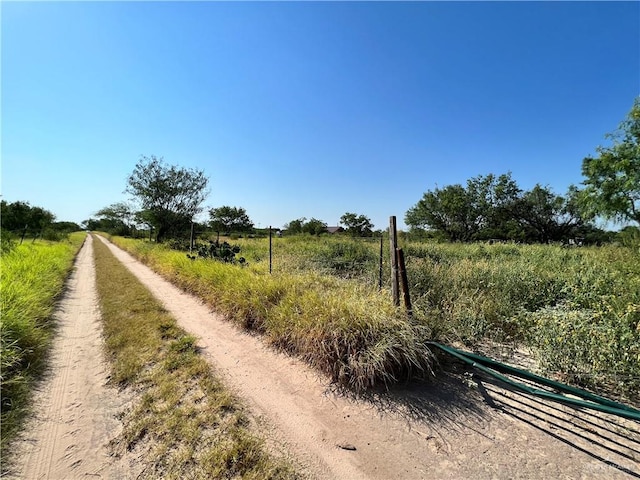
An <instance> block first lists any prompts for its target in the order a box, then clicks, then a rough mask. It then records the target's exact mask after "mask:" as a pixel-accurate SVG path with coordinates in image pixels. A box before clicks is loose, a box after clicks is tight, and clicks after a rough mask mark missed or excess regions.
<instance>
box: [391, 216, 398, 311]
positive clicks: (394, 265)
mask: <svg viewBox="0 0 640 480" xmlns="http://www.w3.org/2000/svg"><path fill="white" fill-rule="evenodd" d="M389 243H390V245H389V250H390V253H391V257H390V258H391V294H392V295H393V304H394V305H395V306H398V305H400V293H399V287H398V258H397V255H396V248H397V247H398V245H397V244H398V231H397V230H396V217H395V215H394V216H391V217H389Z"/></svg>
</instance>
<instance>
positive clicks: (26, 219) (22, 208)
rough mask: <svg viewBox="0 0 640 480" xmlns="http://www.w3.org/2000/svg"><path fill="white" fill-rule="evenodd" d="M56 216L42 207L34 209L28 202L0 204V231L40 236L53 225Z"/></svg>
mask: <svg viewBox="0 0 640 480" xmlns="http://www.w3.org/2000/svg"><path fill="white" fill-rule="evenodd" d="M55 218H56V216H55V215H54V214H53V213H51V212H50V211H49V210H45V209H44V208H42V207H34V206H31V205H29V203H28V202H21V201H17V202H11V203H8V202H6V201H5V200H2V201H1V202H0V219H1V221H2V229H3V230H4V231H5V232H12V233H14V234H22V233H26V234H27V235H37V234H40V233H41V232H42V231H43V230H44V229H45V228H47V227H50V226H51V225H52V224H53V221H54V220H55Z"/></svg>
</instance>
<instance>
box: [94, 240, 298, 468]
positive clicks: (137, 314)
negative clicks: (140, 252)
mask: <svg viewBox="0 0 640 480" xmlns="http://www.w3.org/2000/svg"><path fill="white" fill-rule="evenodd" d="M94 252H95V261H96V272H97V274H96V275H97V278H96V280H97V287H98V293H99V298H100V305H101V311H102V317H103V322H104V331H105V343H106V349H107V352H108V355H109V357H110V359H111V362H112V376H111V381H112V382H113V383H114V384H116V385H117V386H119V387H120V388H128V389H131V390H133V391H134V392H135V398H136V400H135V401H134V404H133V405H132V407H131V408H130V409H129V410H128V411H127V412H126V413H125V414H124V417H123V419H122V421H123V424H124V429H123V432H122V433H121V434H120V436H119V437H118V438H116V439H115V440H114V441H113V442H112V446H113V449H114V451H115V453H116V454H123V453H124V452H126V451H128V450H132V449H137V452H139V453H140V454H141V455H142V456H143V457H144V459H145V469H144V471H143V472H142V474H141V476H140V478H175V479H181V478H202V479H208V478H255V479H286V478H296V474H295V473H294V472H293V470H292V469H291V467H290V466H289V465H288V464H287V463H285V462H284V461H282V460H278V459H274V458H273V457H272V456H270V455H268V454H267V453H265V452H266V449H265V446H264V444H263V442H262V441H261V440H260V439H259V438H258V437H256V436H255V435H254V434H252V433H251V431H250V429H249V422H248V419H247V417H246V415H245V414H244V413H243V410H242V407H241V406H240V405H239V402H238V400H237V399H236V398H234V396H233V395H232V394H231V393H229V391H228V390H227V389H225V387H224V386H223V385H222V383H221V382H220V381H219V380H218V379H217V378H216V377H215V376H214V375H213V374H212V372H211V367H210V366H209V365H208V364H207V362H206V361H205V360H204V358H203V357H202V356H201V355H200V354H199V353H198V351H197V348H196V341H195V338H194V337H193V336H191V335H189V334H187V333H186V332H184V331H183V330H182V329H180V328H179V327H178V326H177V324H176V322H175V320H174V319H173V318H172V317H171V316H169V315H168V313H167V312H166V311H165V310H164V309H163V308H162V307H161V306H160V305H159V303H158V302H157V300H155V298H154V297H153V296H152V295H151V294H150V293H149V292H148V290H146V289H145V288H144V286H142V285H141V284H140V283H139V282H138V280H137V279H136V278H135V277H134V276H133V275H132V274H131V273H130V272H129V271H128V270H127V269H126V268H125V267H124V266H123V265H122V264H121V263H120V262H119V261H118V260H117V259H115V257H114V256H113V255H112V254H111V253H110V252H109V250H108V249H107V247H105V246H104V245H103V244H102V242H100V241H98V240H96V241H94Z"/></svg>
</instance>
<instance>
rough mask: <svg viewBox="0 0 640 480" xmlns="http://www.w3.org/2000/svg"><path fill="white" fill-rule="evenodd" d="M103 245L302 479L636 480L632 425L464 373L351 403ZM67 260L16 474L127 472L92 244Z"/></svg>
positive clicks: (638, 437)
mask: <svg viewBox="0 0 640 480" xmlns="http://www.w3.org/2000/svg"><path fill="white" fill-rule="evenodd" d="M110 247H111V249H112V251H113V252H114V254H116V256H117V257H118V258H119V259H120V260H121V261H122V262H123V263H124V264H125V265H126V266H127V267H128V268H129V269H130V270H131V271H132V272H133V273H134V274H135V275H136V276H137V277H138V278H139V279H140V280H141V281H142V283H143V284H145V285H146V286H147V287H148V288H149V290H150V291H151V292H153V294H154V295H155V296H156V297H157V298H158V299H160V300H161V301H162V302H163V304H164V305H165V308H167V310H169V312H170V313H171V314H172V315H174V316H175V317H176V319H177V320H178V322H179V323H180V325H181V326H182V327H183V328H184V329H186V330H187V331H189V332H191V333H193V334H195V335H196V336H197V337H199V346H200V348H201V349H202V352H203V354H204V356H205V357H206V358H207V359H208V360H209V361H210V362H211V364H212V366H213V367H214V368H215V369H216V371H217V372H219V373H220V374H222V376H223V377H224V378H225V380H226V383H227V384H228V385H229V386H230V387H231V388H232V389H233V390H234V391H235V392H236V393H237V394H238V395H239V396H240V397H241V398H243V399H244V401H245V402H246V404H247V405H248V407H249V410H250V412H251V413H252V415H253V417H254V420H255V423H256V425H257V427H258V428H260V429H261V430H262V431H263V432H264V433H265V434H266V435H267V437H268V442H269V443H270V445H272V446H273V448H274V449H275V450H280V451H282V450H284V451H286V452H289V454H290V455H291V457H292V458H293V459H294V461H295V462H297V463H298V466H299V468H300V469H301V470H302V471H304V472H305V473H307V474H308V476H309V477H310V478H336V479H360V478H371V479H391V478H394V479H395V478H402V479H460V478H469V479H502V478H504V479H516V478H522V479H525V478H527V479H531V478H545V479H546V478H554V479H590V478H611V479H622V478H640V463H639V462H640V424H638V423H637V422H631V421H625V420H622V419H619V418H616V417H612V416H608V415H605V414H600V413H591V412H584V411H577V410H573V409H571V408H569V407H565V406H562V405H557V404H551V403H547V402H541V401H540V400H532V399H530V398H529V397H527V396H524V395H521V394H518V393H515V392H512V391H509V390H506V389H504V388H502V387H501V386H499V385H496V384H494V383H491V382H490V381H489V380H487V379H483V378H482V377H478V376H472V375H470V374H468V372H464V370H463V369H461V370H460V371H459V372H457V373H456V372H452V373H449V374H447V375H441V377H440V378H438V379H437V381H436V382H434V383H415V384H410V385H404V386H402V387H399V388H396V389H394V390H393V391H391V392H385V393H378V394H372V395H370V396H369V397H368V398H353V397H350V396H349V395H345V394H344V392H339V391H335V389H332V387H331V385H330V383H329V381H328V379H326V378H324V377H322V376H320V375H319V374H317V373H316V372H315V371H313V370H312V369H310V368H309V367H307V366H306V365H304V364H302V363H301V362H300V361H298V360H296V359H293V358H291V357H288V356H286V355H283V354H280V353H277V352H274V351H273V350H272V349H270V348H269V347H266V346H265V345H264V344H263V342H262V341H261V339H260V338H258V337H256V336H252V335H249V334H247V333H244V332H242V331H239V330H238V329H236V328H235V327H233V326H232V325H231V324H230V323H228V322H226V321H224V320H223V319H222V318H220V317H219V316H218V315H217V314H215V313H214V312H212V311H211V310H210V308H209V307H207V306H205V305H203V304H202V302H201V301H199V300H198V299H196V298H194V297H192V296H190V295H188V294H185V293H184V292H182V291H180V290H179V289H177V288H176V287H174V286H173V285H171V284H170V283H169V282H167V281H165V280H164V279H162V278H161V277H159V276H158V275H157V274H155V273H153V272H152V271H151V270H150V269H149V268H147V267H145V266H143V265H142V264H140V263H139V262H137V261H136V260H134V259H133V258H132V257H131V256H129V255H128V254H126V253H124V252H122V251H121V250H119V249H117V248H116V247H114V246H112V245H110ZM76 268H77V270H76V272H75V273H74V275H73V277H72V278H71V280H70V285H69V291H68V293H67V296H66V297H65V299H64V301H63V304H62V306H61V312H60V316H59V321H60V324H61V327H60V335H59V337H60V338H59V339H58V341H57V342H56V346H55V351H54V366H53V368H52V374H51V381H50V382H47V384H45V385H43V388H42V397H43V398H42V399H41V400H40V401H39V402H38V404H39V405H40V407H39V410H38V411H39V412H40V413H38V415H37V418H35V419H34V422H33V425H31V426H29V427H28V429H27V433H26V434H25V440H23V442H22V443H21V446H20V448H21V449H22V452H23V453H22V454H21V458H20V462H19V463H20V465H19V467H18V469H17V472H18V473H17V477H18V478H25V479H36V478H52V479H54V478H55V479H58V478H60V479H66V478H85V477H94V478H135V472H134V470H135V461H138V462H139V461H140V459H136V460H135V461H132V459H122V460H121V461H120V463H118V464H114V463H111V459H110V458H109V456H108V452H107V449H106V446H105V445H106V444H107V443H108V442H109V440H110V439H112V438H114V437H115V436H116V435H117V433H118V429H119V425H118V422H117V420H115V415H117V412H118V411H119V410H121V409H122V405H123V402H124V400H123V399H119V398H118V394H117V392H116V391H114V390H111V389H108V388H106V387H104V384H105V382H106V380H107V373H106V369H105V366H104V364H103V363H102V362H101V345H100V342H101V341H100V334H99V329H100V327H99V323H98V322H99V319H98V317H97V315H98V314H97V308H96V304H95V289H94V287H93V282H94V279H93V273H92V272H93V262H92V260H91V241H90V240H89V241H88V242H87V244H86V245H85V247H83V249H82V250H81V253H80V256H79V257H78V261H77V267H76ZM125 462H127V463H126V464H127V465H129V468H128V469H127V468H125V467H124V466H123V465H125ZM132 465H133V466H134V470H132V469H131V466H132Z"/></svg>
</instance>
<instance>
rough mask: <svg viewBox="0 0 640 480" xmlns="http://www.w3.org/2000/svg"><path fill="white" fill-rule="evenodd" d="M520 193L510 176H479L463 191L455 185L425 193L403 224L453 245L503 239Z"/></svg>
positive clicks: (408, 213) (507, 174)
mask: <svg viewBox="0 0 640 480" xmlns="http://www.w3.org/2000/svg"><path fill="white" fill-rule="evenodd" d="M519 193H520V189H519V188H518V186H517V184H516V183H515V181H513V179H512V178H511V174H510V173H506V174H502V175H500V176H495V175H493V174H489V175H486V176H483V175H480V176H477V177H474V178H471V179H469V180H468V181H467V186H466V187H464V186H462V185H460V184H456V185H448V186H446V187H444V188H436V189H435V190H433V191H427V192H426V193H425V194H424V195H423V197H422V199H421V200H420V201H419V202H418V203H417V204H416V205H414V206H413V207H412V208H410V209H409V210H408V211H407V213H406V215H405V223H406V224H407V225H409V226H410V227H412V228H417V229H424V228H428V229H432V230H436V231H439V232H441V233H442V234H444V235H445V236H446V237H447V238H448V239H450V240H452V241H471V240H477V239H482V238H505V237H506V236H507V235H508V232H507V231H506V230H505V229H506V226H507V225H508V222H509V221H510V219H511V218H512V217H513V211H512V210H513V207H514V202H515V201H516V200H517V198H518V195H519ZM509 228H513V225H509Z"/></svg>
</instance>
